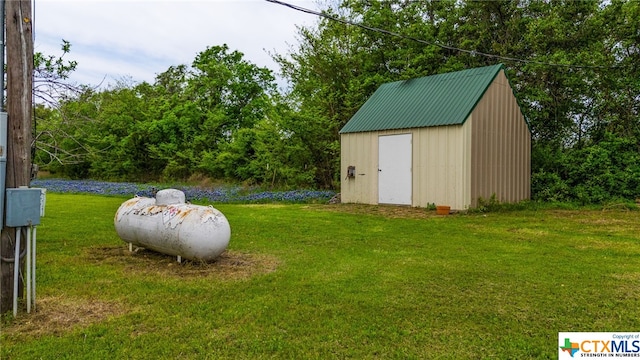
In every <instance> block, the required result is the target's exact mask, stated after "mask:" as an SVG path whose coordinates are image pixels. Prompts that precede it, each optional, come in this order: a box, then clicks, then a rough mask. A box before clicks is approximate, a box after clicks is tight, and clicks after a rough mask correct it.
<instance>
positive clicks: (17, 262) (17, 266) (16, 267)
mask: <svg viewBox="0 0 640 360" xmlns="http://www.w3.org/2000/svg"><path fill="white" fill-rule="evenodd" d="M20 233H22V228H17V229H16V255H15V258H14V259H15V261H14V263H13V317H14V318H15V317H17V316H18V280H19V278H18V271H19V270H20Z"/></svg>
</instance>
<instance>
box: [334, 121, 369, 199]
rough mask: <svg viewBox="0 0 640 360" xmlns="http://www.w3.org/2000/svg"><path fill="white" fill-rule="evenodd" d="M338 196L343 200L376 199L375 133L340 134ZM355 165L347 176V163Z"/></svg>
mask: <svg viewBox="0 0 640 360" xmlns="http://www.w3.org/2000/svg"><path fill="white" fill-rule="evenodd" d="M340 142H341V144H340V197H341V201H342V202H345V203H363V204H377V203H378V136H377V133H375V132H363V133H347V134H342V135H340ZM348 166H355V167H356V176H355V178H347V167H348Z"/></svg>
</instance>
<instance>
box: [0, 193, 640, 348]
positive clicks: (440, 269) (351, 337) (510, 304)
mask: <svg viewBox="0 0 640 360" xmlns="http://www.w3.org/2000/svg"><path fill="white" fill-rule="evenodd" d="M124 200H125V199H124V198H117V197H101V196H90V195H61V194H53V193H51V194H48V195H47V209H46V216H45V217H44V218H43V219H42V225H41V226H40V227H39V228H38V241H39V243H38V246H39V247H38V261H39V267H38V289H37V290H38V292H37V295H38V304H37V309H38V311H37V312H36V313H32V314H29V315H27V314H24V313H23V314H21V315H20V316H19V317H18V319H17V320H15V321H14V320H11V319H7V318H5V319H4V321H3V328H2V335H0V336H1V338H0V340H1V348H0V358H2V359H36V358H43V359H107V358H109V359H158V358H166V359H178V358H179V359H207V358H208V359H221V358H231V359H259V358H277V359H280V358H287V359H301V358H317V359H330V358H339V359H343V358H353V359H363V358H379V359H388V358H399V359H412V358H414V359H426V358H444V359H449V358H451V359H477V358H498V359H526V358H531V359H538V358H552V359H555V358H557V353H558V347H557V343H558V332H560V331H620V332H621V331H638V330H639V329H640V220H639V213H638V212H637V211H622V210H606V211H602V210H532V209H530V210H520V211H508V212H499V213H487V214H481V213H478V214H466V215H464V214H459V215H451V216H444V217H442V216H436V215H435V211H431V212H429V211H426V210H423V209H410V208H395V207H377V206H364V205H347V204H342V205H320V204H313V205H237V204H233V205H229V204H220V205H215V206H216V208H218V209H219V210H221V211H222V212H223V213H224V214H225V215H226V217H227V218H228V220H229V223H230V224H231V228H232V236H231V242H230V245H229V248H228V251H227V252H226V253H225V254H223V256H222V257H221V258H220V260H219V261H217V262H215V263H212V264H199V263H191V262H184V263H183V264H177V263H175V259H173V258H170V257H167V256H162V255H158V254H155V253H152V252H150V251H145V250H139V251H137V252H134V253H129V252H128V249H127V246H126V244H125V243H123V242H122V241H121V240H120V239H119V238H118V236H117V234H116V233H115V230H114V228H113V217H114V214H115V212H116V210H117V208H118V207H119V205H120V204H121V203H122V202H123V201H124Z"/></svg>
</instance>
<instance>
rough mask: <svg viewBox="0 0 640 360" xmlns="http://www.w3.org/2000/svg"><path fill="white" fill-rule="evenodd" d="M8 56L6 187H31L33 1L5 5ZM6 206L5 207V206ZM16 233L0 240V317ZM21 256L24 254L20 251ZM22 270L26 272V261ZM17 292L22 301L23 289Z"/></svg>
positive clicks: (5, 232) (7, 304)
mask: <svg viewBox="0 0 640 360" xmlns="http://www.w3.org/2000/svg"><path fill="white" fill-rule="evenodd" d="M5 9H6V11H5V14H6V34H7V35H6V48H7V50H6V53H7V116H8V130H7V178H6V187H7V188H13V187H19V186H28V185H29V184H30V182H31V177H30V176H31V142H32V116H33V109H32V101H33V32H32V19H31V0H11V1H6V3H5ZM2 206H4V204H2ZM15 232H16V231H15V229H14V228H7V227H4V228H3V229H2V233H1V236H0V256H2V258H3V260H2V261H0V264H1V266H0V276H1V279H0V293H1V296H0V313H2V314H4V313H6V312H7V311H9V310H11V308H12V298H13V282H14V278H13V264H12V263H10V262H7V261H5V260H6V259H9V258H13V257H14V255H13V254H14V251H15V245H14V244H15V238H16V236H15V235H16V234H15ZM21 252H22V251H21ZM20 267H21V268H23V269H24V261H22V262H21V264H20ZM23 288H24V287H20V289H21V290H19V291H18V293H19V294H18V295H19V297H22V292H23V291H22V289H23Z"/></svg>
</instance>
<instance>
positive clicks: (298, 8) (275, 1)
mask: <svg viewBox="0 0 640 360" xmlns="http://www.w3.org/2000/svg"><path fill="white" fill-rule="evenodd" d="M265 1H267V2H270V3H273V4H277V5H282V6H285V7H288V8H291V9H293V10H296V11H301V12H304V13H307V14H311V15H316V16H319V17H323V18H325V19H329V20H332V21H336V22H339V23H343V24H346V25H351V26H357V27H359V28H362V29H365V30H368V31H374V32H378V33H382V34H386V35H390V36H395V37H398V38H401V39H406V40H411V41H415V42H418V43H421V44H425V45H430V46H437V47H440V48H442V49H446V50H451V51H457V52H462V53H466V54H469V55H473V56H484V57H487V58H493V59H498V60H502V61H510V62H518V63H525V64H537V65H546V66H555V67H564V68H574V69H589V68H591V69H593V68H618V67H619V66H615V65H614V66H604V65H573V64H557V63H548V62H543V61H534V60H527V59H519V58H515V57H510V56H502V55H496V54H489V53H485V52H482V51H477V50H467V49H462V48H459V47H455V46H449V45H445V44H440V43H437V42H430V41H426V40H423V39H419V38H416V37H413V36H407V35H403V34H400V33H397V32H394V31H389V30H386V29H381V28H378V27H374V26H368V25H365V24H361V23H357V22H353V21H350V20H347V19H341V18H339V17H336V16H332V15H329V14H327V13H325V12H320V11H315V10H311V9H307V8H304V7H301V6H298V5H293V4H289V3H286V2H283V1H279V0H265Z"/></svg>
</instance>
